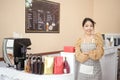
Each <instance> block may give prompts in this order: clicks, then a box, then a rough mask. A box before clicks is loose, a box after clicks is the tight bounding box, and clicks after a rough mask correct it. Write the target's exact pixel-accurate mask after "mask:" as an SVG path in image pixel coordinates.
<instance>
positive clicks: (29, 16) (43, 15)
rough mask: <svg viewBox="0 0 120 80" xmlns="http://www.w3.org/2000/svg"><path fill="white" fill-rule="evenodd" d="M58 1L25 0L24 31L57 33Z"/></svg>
mask: <svg viewBox="0 0 120 80" xmlns="http://www.w3.org/2000/svg"><path fill="white" fill-rule="evenodd" d="M59 32H60V3H57V2H53V1H48V0H25V33H59Z"/></svg>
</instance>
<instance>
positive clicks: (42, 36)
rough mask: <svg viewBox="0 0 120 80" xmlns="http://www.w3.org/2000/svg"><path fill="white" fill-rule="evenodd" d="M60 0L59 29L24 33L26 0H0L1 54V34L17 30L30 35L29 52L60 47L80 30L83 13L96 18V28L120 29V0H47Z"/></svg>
mask: <svg viewBox="0 0 120 80" xmlns="http://www.w3.org/2000/svg"><path fill="white" fill-rule="evenodd" d="M50 1H54V2H58V3H60V33H25V0H0V57H2V42H3V39H4V38H8V37H13V33H14V32H16V33H18V34H19V35H21V36H22V37H27V38H30V39H31V42H32V45H31V46H30V47H31V50H30V51H28V53H42V52H50V51H59V50H63V47H64V46H66V45H67V46H73V45H74V43H75V41H76V39H77V38H78V37H79V36H80V35H81V34H82V33H83V31H82V27H81V23H82V20H83V19H84V18H85V17H91V18H93V19H94V20H95V21H96V23H97V24H96V32H101V33H120V28H119V27H120V0H50Z"/></svg>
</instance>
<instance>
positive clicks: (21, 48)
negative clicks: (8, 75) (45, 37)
mask: <svg viewBox="0 0 120 80" xmlns="http://www.w3.org/2000/svg"><path fill="white" fill-rule="evenodd" d="M30 45H31V41H30V39H29V38H4V40H3V58H4V61H5V63H6V64H8V66H9V67H14V68H16V69H17V70H23V69H24V60H25V59H26V52H27V49H30V48H28V46H30Z"/></svg>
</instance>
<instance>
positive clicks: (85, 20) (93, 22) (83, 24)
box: [82, 18, 95, 27]
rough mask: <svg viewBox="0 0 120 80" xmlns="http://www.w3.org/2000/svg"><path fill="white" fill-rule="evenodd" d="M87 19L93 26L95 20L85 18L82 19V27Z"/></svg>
mask: <svg viewBox="0 0 120 80" xmlns="http://www.w3.org/2000/svg"><path fill="white" fill-rule="evenodd" d="M87 21H90V22H91V23H92V24H93V27H94V25H95V21H93V20H92V19H91V18H85V19H84V20H83V22H82V27H84V25H85V23H86V22H87Z"/></svg>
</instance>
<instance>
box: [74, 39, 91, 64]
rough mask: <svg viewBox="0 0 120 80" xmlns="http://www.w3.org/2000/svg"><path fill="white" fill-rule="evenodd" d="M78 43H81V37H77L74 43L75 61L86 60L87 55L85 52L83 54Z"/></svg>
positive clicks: (81, 61)
mask: <svg viewBox="0 0 120 80" xmlns="http://www.w3.org/2000/svg"><path fill="white" fill-rule="evenodd" d="M80 43H81V39H78V40H77V42H76V44H75V57H76V60H77V61H79V62H80V63H83V62H85V61H87V60H88V58H89V57H88V55H87V54H84V53H82V52H81V51H80Z"/></svg>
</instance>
